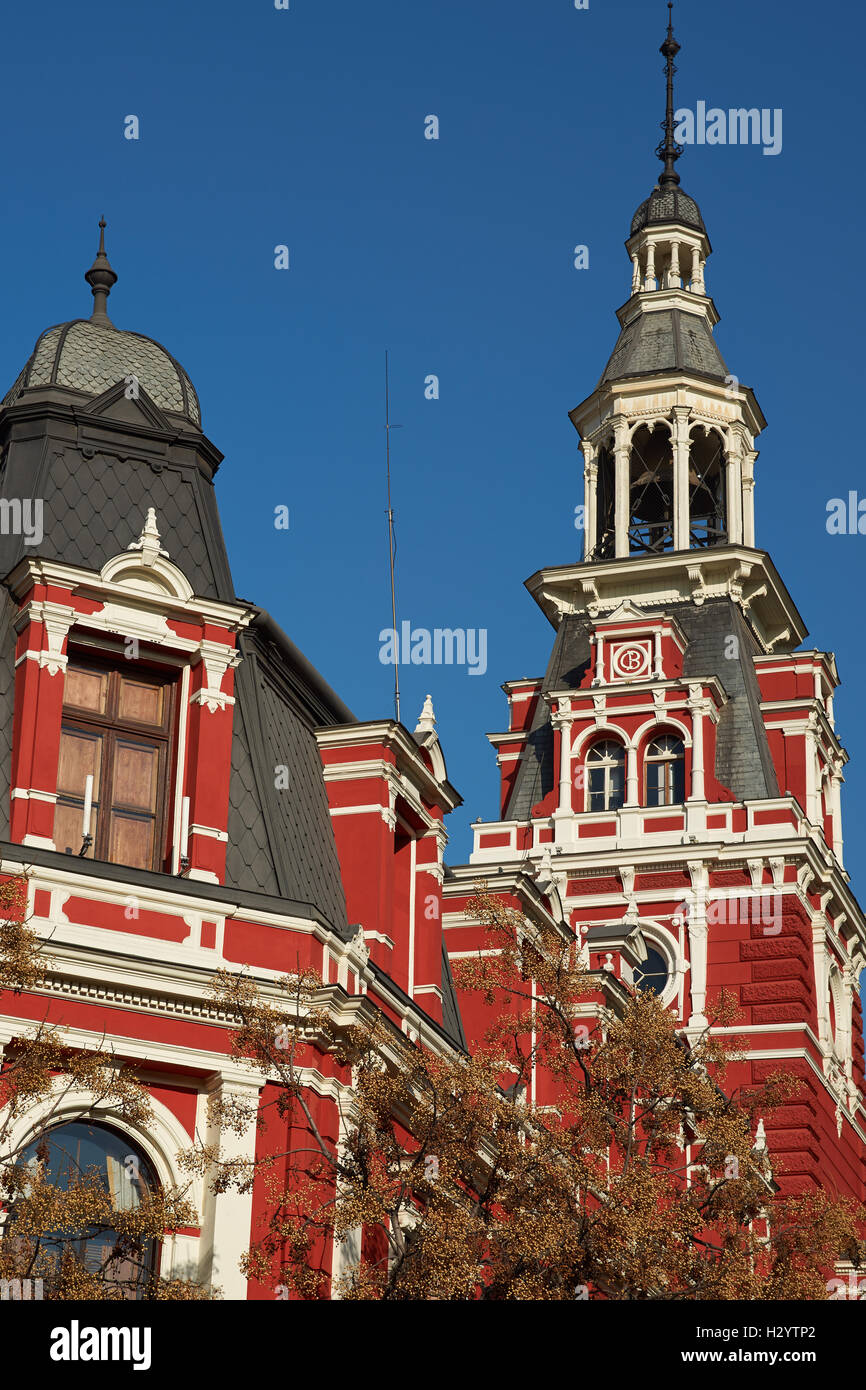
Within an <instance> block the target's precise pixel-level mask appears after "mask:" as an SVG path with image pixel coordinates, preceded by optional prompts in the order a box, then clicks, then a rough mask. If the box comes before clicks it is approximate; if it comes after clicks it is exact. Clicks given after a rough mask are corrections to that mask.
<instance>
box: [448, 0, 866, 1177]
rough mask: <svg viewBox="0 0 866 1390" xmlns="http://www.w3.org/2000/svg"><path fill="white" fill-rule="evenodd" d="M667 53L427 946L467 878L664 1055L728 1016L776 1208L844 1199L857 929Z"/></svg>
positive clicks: (751, 420) (479, 1023) (463, 925)
mask: <svg viewBox="0 0 866 1390" xmlns="http://www.w3.org/2000/svg"><path fill="white" fill-rule="evenodd" d="M669 9H670V7H669ZM678 52H679V44H678V43H677V41H676V39H675V38H674V33H673V24H672V19H671V18H670V17H669V22H668V29H667V34H666V36H665V39H664V42H663V44H662V45H661V53H662V56H663V57H664V60H665V68H664V71H665V81H666V112H665V119H664V121H663V122H662V130H663V138H662V140H661V142H660V144H659V146H658V149H657V154H658V156H659V159H660V160H661V163H662V172H661V174H660V176H659V180H658V183H657V184H656V185H655V186H654V187H653V189H652V191H651V192H650V194H649V197H648V198H646V199H645V200H644V201H643V202H642V203H641V204H640V206H639V207H638V209H637V211H636V213H635V214H634V217H633V218H632V221H631V227H630V233H629V237H628V240H627V241H626V243H625V244H626V249H627V251H628V255H629V259H630V264H631V279H630V295H629V298H628V299H627V301H626V303H625V304H624V305H623V306H622V308H621V309H619V310H618V314H617V317H618V319H619V324H620V333H619V338H618V340H617V342H616V345H615V347H614V350H613V352H612V353H611V355H610V357H609V359H608V362H607V365H606V366H605V368H604V371H603V372H602V375H601V379H600V380H599V382H598V384H597V386H596V387H595V390H594V391H593V392H592V394H591V395H590V396H588V397H587V398H586V399H585V400H584V401H583V402H582V403H581V404H580V405H578V406H577V407H576V408H575V409H574V410H572V411H571V412H570V419H571V422H572V424H573V425H574V426H575V428H576V430H577V432H578V434H579V436H580V442H581V450H582V453H583V475H584V488H585V508H584V521H585V528H584V545H583V554H582V558H581V559H580V560H578V561H576V562H575V563H573V564H567V565H559V566H555V567H551V568H545V569H541V570H539V571H537V572H536V573H535V574H533V575H532V576H531V577H530V578H529V579H528V580H527V581H526V586H527V588H528V590H529V592H530V594H531V595H532V597H533V598H534V599H535V601H536V602H537V603H538V605H539V606H540V608H541V610H542V612H543V613H544V614H545V616H546V617H547V619H548V620H549V622H550V624H551V626H552V628H553V629H554V631H555V637H554V641H553V648H552V651H551V655H550V660H549V662H548V665H547V670H546V672H545V673H544V675H543V676H540V677H534V678H530V677H527V678H523V679H520V680H509V681H506V682H505V684H504V686H503V690H504V691H505V694H506V697H507V700H508V707H509V722H508V728H507V729H505V730H504V731H502V732H500V733H493V734H489V735H488V738H489V739H490V742H491V743H492V744H493V746H494V748H495V750H496V756H497V765H498V767H499V771H500V776H501V810H500V817H499V819H498V820H496V821H493V822H491V821H487V822H483V821H478V822H476V823H475V825H474V827H473V829H474V836H475V844H474V849H473V852H472V855H471V858H470V862H469V864H467V865H464V866H460V867H456V868H454V869H451V870H449V874H448V876H447V877H446V881H445V896H446V900H448V903H449V911H448V912H446V915H445V919H444V925H445V930H446V943H447V946H448V949H449V953H450V954H452V955H453V956H454V958H459V957H460V956H461V955H464V954H471V953H473V952H474V951H476V950H478V949H479V947H480V948H482V949H483V945H484V942H483V935H482V934H481V933H480V932H479V931H478V929H477V928H476V927H474V926H473V924H472V922H471V920H470V919H469V916H468V914H467V907H468V903H469V899H470V897H471V889H472V888H473V887H474V885H475V884H477V882H478V881H479V879H481V878H483V879H486V880H487V882H488V883H489V884H490V885H491V887H492V889H493V891H495V892H496V893H497V894H500V895H502V896H505V897H506V898H508V899H509V900H510V901H511V902H512V903H513V904H514V905H515V906H518V907H520V908H521V910H522V911H524V912H526V913H527V914H528V915H530V916H532V915H533V914H535V915H536V916H537V915H538V914H539V913H544V912H546V913H548V914H549V915H550V916H552V917H553V918H554V919H555V920H556V921H558V922H559V923H560V924H561V926H562V929H563V930H564V931H566V932H573V933H574V934H575V936H576V938H577V940H578V941H579V942H580V944H581V950H582V953H583V958H584V960H585V962H586V964H587V965H588V966H589V968H590V969H592V970H593V971H597V972H598V978H599V981H600V982H601V983H600V986H599V988H600V992H601V993H600V997H602V996H603V997H604V998H605V999H607V1000H608V1005H609V1007H615V1005H616V995H617V990H622V989H649V988H652V989H654V990H655V991H656V992H657V993H658V994H659V995H660V997H661V998H662V1001H663V1002H664V1003H665V1004H666V1005H667V1006H668V1007H670V1009H671V1010H672V1011H673V1012H674V1013H675V1015H676V1017H677V1019H678V1022H679V1024H680V1026H681V1027H682V1029H683V1031H684V1033H685V1034H686V1035H687V1036H688V1035H694V1034H695V1033H696V1032H698V1031H700V1030H702V1029H704V1028H706V1027H708V1026H712V1019H713V1001H714V999H715V998H716V997H717V996H718V994H719V992H720V991H721V990H722V989H724V990H726V991H728V992H730V993H733V994H734V995H735V997H736V999H737V1003H738V1006H739V1008H740V1010H741V1013H740V1017H741V1020H742V1025H741V1026H740V1025H739V1024H738V1026H737V1028H736V1032H737V1034H738V1036H740V1037H742V1039H743V1044H744V1048H743V1062H742V1064H741V1065H740V1066H739V1070H738V1072H737V1076H736V1080H735V1083H734V1084H737V1085H742V1086H746V1087H748V1086H749V1085H750V1084H751V1083H753V1082H757V1081H758V1080H759V1079H760V1078H761V1077H763V1076H764V1075H766V1073H767V1072H768V1071H772V1070H779V1069H783V1070H786V1071H788V1072H794V1073H795V1074H796V1075H798V1077H799V1078H800V1080H801V1083H802V1086H801V1098H800V1100H799V1101H798V1103H797V1104H796V1105H794V1106H792V1107H790V1108H789V1110H787V1111H786V1112H785V1113H784V1115H779V1116H775V1117H767V1119H766V1122H765V1125H764V1127H763V1128H761V1131H760V1133H761V1143H764V1142H765V1141H766V1144H767V1145H768V1147H769V1152H770V1155H771V1158H772V1159H773V1161H774V1163H775V1168H774V1173H775V1176H776V1178H777V1180H778V1181H779V1183H780V1185H781V1186H783V1187H788V1188H789V1189H795V1190H799V1189H802V1188H807V1187H809V1186H810V1185H815V1184H818V1183H823V1185H825V1186H828V1187H831V1188H834V1189H836V1190H838V1191H843V1192H848V1193H851V1194H853V1195H854V1196H855V1197H857V1198H858V1199H859V1200H863V1197H864V1196H866V1108H864V1076H863V1041H862V1014H861V1009H860V997H859V976H860V972H861V970H862V969H863V967H864V965H866V919H864V915H863V912H862V910H861V908H860V905H859V904H858V902H857V900H856V898H855V897H854V894H853V893H852V891H851V887H850V881H849V876H848V873H847V871H846V869H845V867H844V862H843V838H842V803H841V792H842V785H843V780H844V778H843V769H844V767H845V764H846V762H847V759H848V755H847V753H846V751H845V749H844V747H843V746H842V744H841V742H840V739H839V735H838V733H837V730H836V721H835V716H834V710H833V693H834V690H835V688H836V686H837V684H838V673H837V669H836V661H835V657H834V656H833V654H832V653H830V652H823V651H820V650H817V649H815V648H814V647H807V646H805V645H804V644H805V639H806V637H807V632H806V627H805V625H804V623H803V620H802V618H801V617H800V614H799V613H798V611H797V608H796V606H795V603H794V601H793V599H792V598H791V596H790V594H789V593H788V590H787V588H786V587H785V584H784V583H783V581H782V579H781V577H780V576H779V574H778V572H777V570H776V567H775V565H774V564H773V561H772V559H771V558H770V556H769V554H768V553H767V552H766V551H764V550H761V549H759V548H758V547H757V546H756V538H755V524H754V477H755V473H754V469H755V461H756V459H757V450H756V447H755V441H756V439H757V437H758V435H759V434H760V433H761V431H762V430H763V428H764V426H765V423H766V422H765V420H764V416H763V414H762V413H761V409H760V407H759V405H758V402H757V400H756V399H755V395H754V393H753V391H752V390H751V389H750V388H749V387H748V386H745V385H743V383H742V382H741V381H740V380H739V378H738V377H737V376H736V375H734V374H733V373H732V372H731V371H729V369H728V367H727V365H726V363H725V361H724V358H723V357H722V354H721V351H720V349H719V347H718V345H717V342H716V338H715V334H714V330H715V328H716V325H717V324H718V322H719V315H718V313H717V311H716V308H715V305H714V303H713V300H712V298H711V297H710V295H709V293H708V288H709V278H710V277H709V275H708V272H707V262H708V260H709V256H710V253H711V249H712V248H711V246H710V241H709V237H708V234H707V229H706V226H705V224H704V220H703V217H702V215H701V211H700V209H699V207H698V204H697V202H696V201H695V199H694V198H692V197H691V196H690V195H689V194H687V193H686V192H684V190H683V188H682V186H681V182H680V176H679V173H678V170H677V164H678V161H679V158H680V155H681V154H682V150H681V148H680V147H679V146H678V145H677V143H676V141H675V139H674V90H673V84H674V74H675V71H676V69H675V66H674V58H675V57H676V55H677V53H678ZM472 1008H473V1006H472V1004H471V1003H470V1002H469V1001H466V1004H465V1016H466V1019H467V1023H468V1028H467V1033H468V1034H470V1035H472V1036H475V1035H476V1034H477V1033H478V1031H479V1030H480V1029H481V1028H482V1027H483V1024H484V1019H482V1018H480V1017H476V1016H474V1015H473V1014H472ZM470 1042H471V1036H470ZM756 1142H757V1141H756Z"/></svg>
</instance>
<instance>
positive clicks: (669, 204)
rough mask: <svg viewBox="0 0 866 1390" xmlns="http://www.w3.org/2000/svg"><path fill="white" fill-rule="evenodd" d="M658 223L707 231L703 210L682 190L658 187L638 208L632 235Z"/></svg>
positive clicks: (633, 219) (633, 221)
mask: <svg viewBox="0 0 866 1390" xmlns="http://www.w3.org/2000/svg"><path fill="white" fill-rule="evenodd" d="M657 222H684V223H685V224H686V226H688V227H699V228H700V230H701V231H702V232H703V231H706V228H705V227H704V219H703V218H702V217H701V210H700V208H699V207H698V205H697V203H696V202H695V200H694V198H690V197H689V195H688V193H684V192H683V191H682V189H681V188H659V186H658V185H656V187H655V188H654V189H653V191H652V193H651V194H650V196H649V197H648V198H646V199H645V200H644V201H643V202H642V203H641V205H640V207H639V208H638V210H637V212H636V213H635V215H634V217H633V218H632V220H631V232H630V235H631V236H634V234H635V232H639V231H640V229H641V228H642V227H646V226H648V225H650V224H653V223H657Z"/></svg>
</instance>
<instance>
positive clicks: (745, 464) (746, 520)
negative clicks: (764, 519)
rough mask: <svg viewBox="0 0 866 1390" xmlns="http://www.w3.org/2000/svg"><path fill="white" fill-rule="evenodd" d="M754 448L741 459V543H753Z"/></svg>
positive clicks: (755, 456)
mask: <svg viewBox="0 0 866 1390" xmlns="http://www.w3.org/2000/svg"><path fill="white" fill-rule="evenodd" d="M757 457H758V454H757V451H756V450H755V449H750V450H748V451H747V452H746V454H745V456H744V457H743V460H742V470H743V545H750V546H754V544H755V473H754V468H755V459H756V458H757Z"/></svg>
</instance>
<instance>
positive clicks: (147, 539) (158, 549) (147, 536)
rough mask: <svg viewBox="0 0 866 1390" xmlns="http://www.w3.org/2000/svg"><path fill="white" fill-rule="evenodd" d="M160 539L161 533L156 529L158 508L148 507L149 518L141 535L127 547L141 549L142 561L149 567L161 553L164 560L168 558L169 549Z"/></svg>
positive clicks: (128, 548)
mask: <svg viewBox="0 0 866 1390" xmlns="http://www.w3.org/2000/svg"><path fill="white" fill-rule="evenodd" d="M159 541H160V535H159V531H158V530H157V529H156V508H155V507H148V509H147V518H146V520H145V523H144V527H143V528H142V532H141V535H140V536H139V538H138V540H137V541H133V542H132V543H131V545H128V546H127V547H126V548H127V550H140V551H141V563H142V564H143V565H146V566H147V567H148V569H149V568H150V567H151V565H153V564H154V563H155V561H156V560H157V559H158V557H159V556H160V555H161V556H162V558H163V559H164V560H167V559H168V551H167V550H166V549H165V548H164V547H163V546H161V545H160V543H159Z"/></svg>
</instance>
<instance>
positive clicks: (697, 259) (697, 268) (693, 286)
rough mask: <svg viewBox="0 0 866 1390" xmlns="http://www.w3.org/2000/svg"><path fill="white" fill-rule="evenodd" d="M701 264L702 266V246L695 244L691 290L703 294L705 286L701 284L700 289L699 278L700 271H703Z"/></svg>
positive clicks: (693, 248)
mask: <svg viewBox="0 0 866 1390" xmlns="http://www.w3.org/2000/svg"><path fill="white" fill-rule="evenodd" d="M700 266H701V252H700V247H698V246H693V247H692V283H691V286H690V288H691V291H692V294H702V293H703V286H701V288H700V290H699V289H698V278H699V276H700V273H701V272H700Z"/></svg>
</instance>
